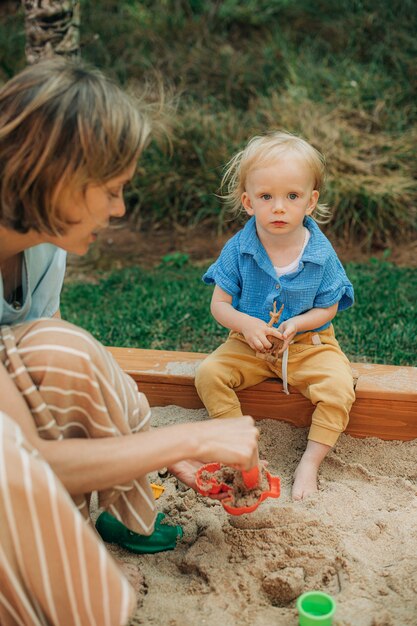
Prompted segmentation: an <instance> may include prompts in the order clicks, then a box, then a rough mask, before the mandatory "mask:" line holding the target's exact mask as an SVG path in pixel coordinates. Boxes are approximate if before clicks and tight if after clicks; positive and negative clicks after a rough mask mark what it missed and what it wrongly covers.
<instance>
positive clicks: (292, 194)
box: [288, 193, 298, 200]
mask: <svg viewBox="0 0 417 626" xmlns="http://www.w3.org/2000/svg"><path fill="white" fill-rule="evenodd" d="M288 197H289V199H290V200H297V198H298V196H297V194H296V193H289V194H288Z"/></svg>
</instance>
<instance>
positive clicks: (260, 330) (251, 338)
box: [241, 316, 281, 352]
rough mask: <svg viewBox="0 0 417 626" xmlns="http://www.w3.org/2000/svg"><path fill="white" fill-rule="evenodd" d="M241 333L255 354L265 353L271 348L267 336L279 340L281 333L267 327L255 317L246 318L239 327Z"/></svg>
mask: <svg viewBox="0 0 417 626" xmlns="http://www.w3.org/2000/svg"><path fill="white" fill-rule="evenodd" d="M241 333H242V335H243V336H244V338H245V339H246V341H247V342H248V344H249V346H250V347H251V348H252V350H255V352H267V351H268V350H269V349H270V348H271V347H272V344H271V342H270V341H269V339H268V335H269V336H270V337H278V339H281V333H280V332H279V331H278V329H277V328H274V327H273V326H272V327H271V326H268V325H267V324H266V322H264V321H263V320H260V319H258V318H257V317H249V316H248V318H247V320H245V323H244V325H243V326H242V327H241Z"/></svg>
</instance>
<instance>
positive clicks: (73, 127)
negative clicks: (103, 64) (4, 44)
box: [0, 58, 150, 235]
mask: <svg viewBox="0 0 417 626" xmlns="http://www.w3.org/2000/svg"><path fill="white" fill-rule="evenodd" d="M149 134H150V122H149V121H148V119H147V117H146V115H145V114H144V113H143V111H141V109H140V107H139V105H138V103H137V102H136V101H134V100H133V99H132V98H131V97H130V96H129V95H127V94H126V93H125V92H123V91H122V90H121V89H120V88H119V87H118V86H117V85H116V84H115V83H113V82H112V81H111V80H110V79H108V78H106V77H105V76H103V74H101V72H99V71H98V70H95V69H90V68H87V67H85V66H84V65H81V64H80V63H75V62H69V61H65V60H63V59H59V58H55V59H52V60H47V61H41V62H39V63H37V64H36V65H33V66H30V67H28V68H26V69H25V70H23V71H22V72H21V73H20V74H17V75H16V76H15V77H14V78H12V79H11V80H10V81H9V82H8V83H6V84H5V85H4V87H3V88H2V89H1V90H0V224H1V225H2V226H4V227H6V228H9V229H13V230H15V231H17V232H21V233H26V232H28V230H30V229H34V230H36V231H38V232H46V233H48V234H52V235H56V234H60V233H63V232H65V229H66V227H67V224H66V223H65V222H63V221H62V220H61V219H60V217H59V209H58V207H57V201H58V199H59V193H60V191H61V190H62V189H63V188H64V187H66V186H67V187H68V186H74V187H78V188H79V189H82V190H85V189H86V186H87V185H88V184H89V183H101V182H106V181H107V180H109V179H111V178H113V177H115V176H118V175H119V174H122V173H123V172H124V171H125V170H126V169H127V168H128V167H129V166H130V165H131V164H132V163H133V162H134V161H135V160H136V159H137V158H138V156H139V155H140V153H141V152H142V150H143V148H144V147H145V144H146V142H147V140H148V137H149Z"/></svg>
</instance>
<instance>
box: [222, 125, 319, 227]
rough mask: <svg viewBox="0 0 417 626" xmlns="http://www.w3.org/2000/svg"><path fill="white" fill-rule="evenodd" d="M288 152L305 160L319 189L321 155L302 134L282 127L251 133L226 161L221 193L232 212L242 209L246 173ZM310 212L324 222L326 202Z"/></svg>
mask: <svg viewBox="0 0 417 626" xmlns="http://www.w3.org/2000/svg"><path fill="white" fill-rule="evenodd" d="M289 152H293V153H295V154H297V155H299V156H300V157H302V159H304V160H305V164H306V167H308V168H309V169H310V171H311V173H312V174H313V177H314V189H316V190H317V191H319V192H321V191H322V189H323V186H324V180H325V160H324V157H323V155H322V154H321V153H320V152H319V151H318V150H316V148H313V146H312V145H310V144H309V143H308V142H307V141H305V140H304V139H301V137H297V136H296V135H292V134H291V133H288V132H285V131H272V132H270V133H267V134H265V135H260V136H256V137H252V139H251V140H250V141H249V142H248V144H247V146H246V147H245V148H244V149H243V150H241V151H240V152H238V153H237V154H235V156H234V157H232V158H231V159H230V161H229V162H228V163H227V164H226V167H225V172H224V175H223V179H222V182H221V192H222V193H221V194H220V197H221V198H223V200H225V202H226V203H227V204H228V205H229V207H230V209H231V211H232V212H233V213H235V214H239V213H241V212H243V211H244V209H243V206H242V201H241V198H242V194H243V193H244V192H245V191H246V179H247V176H248V173H249V172H250V171H251V170H253V169H254V168H256V167H260V166H263V165H267V164H269V163H271V162H273V161H274V159H278V158H280V157H281V156H282V155H284V154H288V153H289ZM223 191H224V193H223ZM312 216H313V217H314V218H315V219H316V220H317V221H321V222H325V221H328V219H329V216H330V211H329V209H328V208H327V206H326V205H324V204H317V206H316V208H315V209H314V212H313V215H312Z"/></svg>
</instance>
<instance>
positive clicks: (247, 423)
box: [189, 415, 259, 470]
mask: <svg viewBox="0 0 417 626" xmlns="http://www.w3.org/2000/svg"><path fill="white" fill-rule="evenodd" d="M189 426H191V424H189ZM193 427H194V428H198V430H199V433H198V438H199V446H198V449H196V454H195V456H194V455H193V458H194V459H197V460H199V461H200V460H201V461H203V462H204V463H210V462H217V463H224V465H230V466H232V467H235V468H236V469H239V470H249V469H251V468H252V467H253V466H254V465H256V463H257V462H258V438H259V431H258V429H257V428H256V426H255V422H254V420H253V419H252V417H249V416H248V415H245V416H243V417H228V418H225V419H218V418H217V419H211V420H208V421H207V422H194V424H193Z"/></svg>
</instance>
